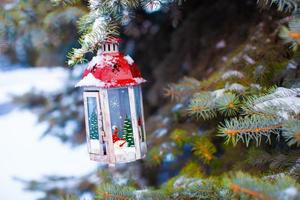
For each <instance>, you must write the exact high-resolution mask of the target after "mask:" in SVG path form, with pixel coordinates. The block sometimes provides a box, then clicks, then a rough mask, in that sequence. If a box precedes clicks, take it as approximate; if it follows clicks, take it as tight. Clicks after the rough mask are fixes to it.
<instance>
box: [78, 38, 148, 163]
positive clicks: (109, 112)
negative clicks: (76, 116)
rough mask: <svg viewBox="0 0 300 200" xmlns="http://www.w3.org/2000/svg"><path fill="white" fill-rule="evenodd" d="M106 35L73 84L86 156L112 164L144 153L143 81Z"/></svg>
mask: <svg viewBox="0 0 300 200" xmlns="http://www.w3.org/2000/svg"><path fill="white" fill-rule="evenodd" d="M119 42H120V39H119V38H109V39H108V40H107V41H106V43H104V44H103V45H102V46H101V48H100V49H99V50H98V53H97V56H95V57H94V58H93V59H92V60H91V62H90V63H89V64H88V67H87V69H86V70H85V71H84V74H83V78H82V80H81V81H79V82H78V83H77V85H76V87H83V88H84V93H83V98H84V109H85V123H86V133H87V134H86V137H87V145H88V151H89V154H90V159H91V160H95V161H99V162H103V163H108V164H110V165H114V164H115V163H125V162H131V161H135V160H138V159H141V158H143V157H145V155H146V151H147V147H146V133H145V125H144V116H143V115H144V114H143V102H142V92H141V86H140V84H141V83H143V82H145V80H144V79H143V78H142V77H141V73H140V71H139V69H138V67H137V65H136V64H135V63H134V61H133V59H132V58H131V57H130V56H124V55H123V54H121V53H120V52H119V51H118V46H119Z"/></svg>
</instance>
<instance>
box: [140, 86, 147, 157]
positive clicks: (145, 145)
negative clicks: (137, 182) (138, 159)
mask: <svg viewBox="0 0 300 200" xmlns="http://www.w3.org/2000/svg"><path fill="white" fill-rule="evenodd" d="M138 89H139V94H140V96H139V98H140V104H141V108H140V109H141V115H142V116H141V117H142V126H143V127H142V129H143V133H144V144H143V145H142V148H143V149H142V152H143V153H144V155H142V157H143V158H144V157H146V153H147V138H146V127H145V118H144V102H143V94H142V87H141V86H140V85H139V86H138Z"/></svg>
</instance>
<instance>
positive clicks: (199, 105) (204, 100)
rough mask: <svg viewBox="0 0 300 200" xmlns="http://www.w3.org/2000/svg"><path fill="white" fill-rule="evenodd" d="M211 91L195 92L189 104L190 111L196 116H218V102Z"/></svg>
mask: <svg viewBox="0 0 300 200" xmlns="http://www.w3.org/2000/svg"><path fill="white" fill-rule="evenodd" d="M214 98H215V97H214V96H213V94H212V93H211V92H201V93H196V94H194V96H193V98H192V99H191V101H190V104H189V106H188V112H189V114H190V115H192V116H196V118H198V119H199V118H203V119H204V120H208V119H211V118H214V117H216V116H217V112H216V111H217V110H216V103H215V101H214Z"/></svg>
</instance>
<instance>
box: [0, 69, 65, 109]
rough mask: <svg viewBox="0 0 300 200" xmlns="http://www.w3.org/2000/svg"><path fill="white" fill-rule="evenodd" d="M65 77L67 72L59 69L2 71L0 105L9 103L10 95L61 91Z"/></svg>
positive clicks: (0, 77)
mask: <svg viewBox="0 0 300 200" xmlns="http://www.w3.org/2000/svg"><path fill="white" fill-rule="evenodd" d="M67 77H68V73H67V70H66V69H63V68H61V67H54V68H32V69H30V68H29V69H17V70H12V71H4V72H3V71H2V72H1V73H0V88H1V90H0V91H1V93H0V104H2V103H4V102H7V101H10V100H11V97H12V95H22V94H25V93H26V92H29V91H30V90H35V91H40V92H47V93H52V92H55V91H58V90H61V89H62V88H63V87H65V84H64V83H65V81H66V79H67Z"/></svg>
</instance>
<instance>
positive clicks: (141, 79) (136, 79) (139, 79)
mask: <svg viewBox="0 0 300 200" xmlns="http://www.w3.org/2000/svg"><path fill="white" fill-rule="evenodd" d="M133 79H134V81H135V83H136V84H141V83H145V82H146V80H145V79H143V78H133ZM134 85H135V84H134Z"/></svg>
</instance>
